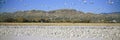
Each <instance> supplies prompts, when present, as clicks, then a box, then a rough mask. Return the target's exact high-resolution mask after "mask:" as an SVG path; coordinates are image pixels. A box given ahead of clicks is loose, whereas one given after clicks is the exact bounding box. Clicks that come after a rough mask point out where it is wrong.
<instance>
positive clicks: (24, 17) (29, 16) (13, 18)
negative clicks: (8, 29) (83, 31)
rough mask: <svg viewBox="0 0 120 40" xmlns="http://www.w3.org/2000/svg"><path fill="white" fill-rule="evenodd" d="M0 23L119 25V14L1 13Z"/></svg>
mask: <svg viewBox="0 0 120 40" xmlns="http://www.w3.org/2000/svg"><path fill="white" fill-rule="evenodd" d="M0 22H38V23H120V12H114V13H101V14H94V13H84V12H81V11H77V10H74V9H60V10H52V11H42V10H29V11H17V12H13V13H10V12H3V13H0Z"/></svg>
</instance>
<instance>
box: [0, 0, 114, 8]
mask: <svg viewBox="0 0 120 40" xmlns="http://www.w3.org/2000/svg"><path fill="white" fill-rule="evenodd" d="M6 1H7V0H0V9H2V5H4V4H5V3H6ZM18 1H20V2H23V1H24V0H18ZM78 1H81V0H78ZM82 3H84V4H88V3H89V4H94V2H92V1H91V2H88V0H82ZM107 4H109V5H112V4H114V2H113V0H108V2H107ZM64 5H65V6H66V5H68V3H67V2H65V3H64ZM71 5H74V3H71ZM23 6H25V7H27V6H29V5H28V4H23ZM40 6H45V7H47V5H40ZM99 9H100V8H99ZM6 10H8V9H6ZM13 10H16V8H13Z"/></svg>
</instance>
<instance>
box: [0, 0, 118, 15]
mask: <svg viewBox="0 0 120 40" xmlns="http://www.w3.org/2000/svg"><path fill="white" fill-rule="evenodd" d="M33 9H35V10H45V11H49V10H57V9H76V10H78V11H83V12H93V13H108V12H120V0H0V12H15V11H20V10H22V11H23V10H33Z"/></svg>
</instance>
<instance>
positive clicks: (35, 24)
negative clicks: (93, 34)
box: [0, 23, 120, 26]
mask: <svg viewBox="0 0 120 40" xmlns="http://www.w3.org/2000/svg"><path fill="white" fill-rule="evenodd" d="M1 25H4V26H120V23H0V26H1Z"/></svg>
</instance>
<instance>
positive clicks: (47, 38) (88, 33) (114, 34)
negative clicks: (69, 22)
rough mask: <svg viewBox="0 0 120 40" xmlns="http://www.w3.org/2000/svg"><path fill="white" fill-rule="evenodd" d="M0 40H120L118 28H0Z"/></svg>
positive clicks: (119, 27) (119, 28)
mask: <svg viewBox="0 0 120 40" xmlns="http://www.w3.org/2000/svg"><path fill="white" fill-rule="evenodd" d="M0 40H120V26H0Z"/></svg>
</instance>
